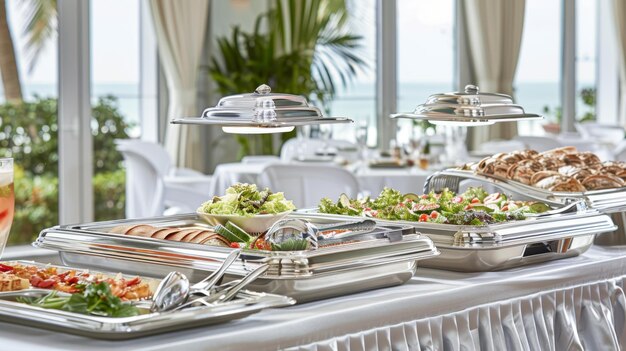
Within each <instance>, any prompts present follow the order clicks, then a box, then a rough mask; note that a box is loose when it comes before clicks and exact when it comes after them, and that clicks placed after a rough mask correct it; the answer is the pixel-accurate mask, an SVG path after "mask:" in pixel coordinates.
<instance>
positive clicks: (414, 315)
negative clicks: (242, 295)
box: [0, 247, 626, 351]
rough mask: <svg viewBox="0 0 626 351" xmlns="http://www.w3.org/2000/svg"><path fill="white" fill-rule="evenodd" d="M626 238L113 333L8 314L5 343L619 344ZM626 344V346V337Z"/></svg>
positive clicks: (213, 346)
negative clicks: (106, 336)
mask: <svg viewBox="0 0 626 351" xmlns="http://www.w3.org/2000/svg"><path fill="white" fill-rule="evenodd" d="M625 284H626V248H602V247H593V248H591V249H590V251H589V252H587V253H586V254H584V255H582V256H580V257H574V258H570V259H564V260H559V261H553V262H548V263H544V264H537V265H533V266H528V267H523V268H517V269H511V270H507V271H503V272H491V273H474V274H472V273H454V272H446V271H438V270H432V269H418V275H417V276H416V277H415V278H413V279H412V280H411V281H409V282H408V283H407V284H404V285H402V286H397V287H391V288H386V289H378V290H374V291H369V292H363V293H359V294H354V295H350V296H343V297H337V298H333V299H327V300H323V301H317V302H312V303H308V304H303V305H297V306H293V307H289V308H283V309H275V310H266V311H263V312H261V313H258V314H256V315H252V316H250V317H248V318H245V319H242V320H239V321H234V322H231V323H226V324H222V325H216V326H212V327H205V328H196V329H192V330H188V331H183V332H175V333H166V334H162V335H158V336H153V337H146V338H142V339H138V340H129V341H119V342H107V341H99V340H90V339H88V338H83V337H76V336H71V335H65V334H61V333H54V332H49V331H45V330H38V329H34V328H27V327H22V326H17V325H12V324H9V323H0V338H1V339H2V344H1V345H2V346H1V347H0V348H2V349H6V350H91V351H99V350H113V349H118V350H184V351H193V350H275V349H293V350H373V349H380V350H390V349H393V350H444V349H445V350H478V349H481V350H583V349H584V350H618V349H619V345H626V326H625V321H626V299H625V295H624V288H625ZM622 347H624V346H622Z"/></svg>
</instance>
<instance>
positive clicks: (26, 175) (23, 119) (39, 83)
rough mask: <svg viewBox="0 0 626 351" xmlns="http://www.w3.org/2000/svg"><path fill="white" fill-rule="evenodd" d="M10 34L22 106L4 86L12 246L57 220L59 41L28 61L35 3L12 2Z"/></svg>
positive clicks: (0, 142)
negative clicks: (8, 97) (10, 173)
mask: <svg viewBox="0 0 626 351" xmlns="http://www.w3.org/2000/svg"><path fill="white" fill-rule="evenodd" d="M6 5H7V7H6V9H7V19H8V23H9V30H10V32H11V36H12V41H13V46H14V52H15V56H16V62H17V68H18V72H19V76H20V85H21V88H22V95H23V100H24V104H22V105H20V106H17V105H11V104H6V103H5V101H4V92H3V91H2V89H3V86H2V84H0V120H1V123H2V124H1V127H0V155H1V156H2V157H6V156H9V157H13V158H14V168H15V174H14V184H15V214H14V220H13V225H12V228H11V234H10V236H9V244H27V243H30V242H32V240H33V239H34V238H35V237H36V235H37V234H38V233H39V231H40V230H41V229H43V228H44V227H50V226H53V225H56V224H57V223H58V218H59V211H58V208H59V207H58V188H57V179H58V178H57V177H58V153H57V96H58V92H57V82H58V68H57V42H56V37H53V38H50V40H46V41H44V42H42V44H43V46H42V47H43V49H42V51H41V53H40V55H39V57H38V59H37V60H36V61H34V64H33V65H32V66H30V65H29V63H30V62H31V61H29V58H30V57H31V56H29V54H28V53H29V51H27V48H26V42H27V40H28V37H27V36H26V34H25V33H24V28H25V25H26V21H27V19H28V18H29V16H28V14H30V13H32V10H33V9H32V6H31V5H32V2H24V1H21V0H8V1H7V2H6Z"/></svg>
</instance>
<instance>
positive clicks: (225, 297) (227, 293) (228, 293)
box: [204, 264, 270, 303]
mask: <svg viewBox="0 0 626 351" xmlns="http://www.w3.org/2000/svg"><path fill="white" fill-rule="evenodd" d="M269 268H270V266H268V265H266V264H262V265H260V266H258V267H257V268H255V269H254V270H253V271H252V272H250V273H248V275H246V276H245V277H243V278H241V279H239V280H238V281H237V282H234V283H233V284H232V286H231V287H229V288H227V289H225V290H223V291H220V292H218V293H217V294H214V296H209V297H208V298H206V299H205V300H204V302H205V303H215V302H223V301H230V299H232V298H233V297H235V296H236V295H237V293H238V292H239V291H240V290H241V289H243V288H245V287H246V286H248V285H250V283H252V282H254V281H255V280H256V279H257V278H258V277H260V276H261V274H263V273H265V272H266V271H267V270H268V269H269Z"/></svg>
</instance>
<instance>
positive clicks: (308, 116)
mask: <svg viewBox="0 0 626 351" xmlns="http://www.w3.org/2000/svg"><path fill="white" fill-rule="evenodd" d="M351 122H352V120H350V119H348V118H342V117H325V116H324V115H323V114H322V112H321V111H320V109H319V108H317V107H314V106H311V105H310V104H309V102H308V101H307V99H306V98H304V97H303V96H299V95H292V94H280V93H272V92H271V88H270V87H269V86H268V85H265V84H262V85H261V86H259V87H258V88H257V89H256V91H255V92H254V93H251V94H238V95H231V96H226V97H223V98H221V99H220V100H219V102H218V103H217V105H216V106H215V107H210V108H207V109H206V110H204V112H203V113H202V116H201V117H184V118H178V119H174V120H172V121H171V123H174V124H209V125H221V126H225V127H249V128H264V129H271V128H282V129H290V130H293V127H295V126H301V125H313V124H327V123H351ZM285 131H287V130H285ZM265 132H267V133H271V132H273V131H272V130H266V131H265Z"/></svg>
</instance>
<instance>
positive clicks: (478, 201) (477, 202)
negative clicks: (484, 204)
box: [471, 197, 480, 204]
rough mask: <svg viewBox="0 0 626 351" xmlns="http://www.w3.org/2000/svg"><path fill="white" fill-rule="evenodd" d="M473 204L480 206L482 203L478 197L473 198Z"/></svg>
mask: <svg viewBox="0 0 626 351" xmlns="http://www.w3.org/2000/svg"><path fill="white" fill-rule="evenodd" d="M471 203H473V204H479V203H480V200H479V199H478V198H477V197H475V198H473V199H472V201H471Z"/></svg>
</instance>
